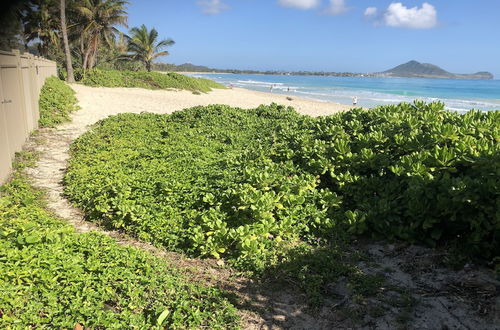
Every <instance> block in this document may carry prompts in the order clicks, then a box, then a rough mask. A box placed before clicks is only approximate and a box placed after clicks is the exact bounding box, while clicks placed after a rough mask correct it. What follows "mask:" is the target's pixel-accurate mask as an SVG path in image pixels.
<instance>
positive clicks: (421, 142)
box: [280, 102, 500, 259]
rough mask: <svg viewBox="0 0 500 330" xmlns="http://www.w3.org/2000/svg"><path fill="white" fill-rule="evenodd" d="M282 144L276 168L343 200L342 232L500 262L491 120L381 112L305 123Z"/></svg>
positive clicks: (499, 135) (497, 119) (498, 146)
mask: <svg viewBox="0 0 500 330" xmlns="http://www.w3.org/2000/svg"><path fill="white" fill-rule="evenodd" d="M285 139H286V142H284V143H283V147H282V149H281V150H280V154H281V155H282V157H280V161H289V160H292V161H293V162H294V164H296V165H298V166H300V167H301V168H302V169H303V170H305V171H307V172H308V173H311V174H314V175H319V176H320V180H321V182H322V184H321V186H322V187H324V188H325V189H328V190H329V191H331V192H333V193H336V194H338V195H339V196H341V197H342V199H343V203H342V208H341V210H342V212H344V213H345V215H346V219H345V221H347V222H348V223H349V227H350V228H349V231H350V232H351V233H355V234H364V233H368V234H370V235H372V236H375V237H385V238H390V239H394V238H396V239H402V240H405V241H410V242H424V243H427V244H428V245H436V244H437V243H440V242H441V243H450V242H454V244H456V245H458V248H460V249H461V250H462V251H463V252H465V253H467V254H469V255H476V256H479V257H482V258H486V259H490V258H494V257H495V256H499V255H500V193H499V192H500V190H499V184H500V143H499V141H500V112H496V111H492V112H479V111H469V112H468V113H466V114H463V115H460V114H457V113H455V112H449V111H445V110H444V105H443V104H441V103H433V104H425V103H423V102H415V104H413V105H412V104H400V105H397V106H394V105H393V106H382V107H378V108H375V109H372V110H370V111H363V110H352V111H349V112H345V113H341V114H338V115H334V116H329V117H323V118H315V119H311V120H307V121H305V122H304V125H302V126H301V127H300V128H299V129H297V130H295V131H294V130H290V131H288V132H287V133H286V138H285Z"/></svg>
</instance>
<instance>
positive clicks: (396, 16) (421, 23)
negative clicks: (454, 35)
mask: <svg viewBox="0 0 500 330" xmlns="http://www.w3.org/2000/svg"><path fill="white" fill-rule="evenodd" d="M384 21H385V24H386V25H388V26H392V27H405V28H410V29H430V28H433V27H435V26H436V25H437V11H436V8H434V6H433V5H431V4H428V3H427V2H424V3H423V5H422V8H420V9H419V8H418V7H413V8H407V7H405V6H403V4H402V3H401V2H395V3H391V4H390V5H389V7H388V8H387V11H386V12H385V14H384Z"/></svg>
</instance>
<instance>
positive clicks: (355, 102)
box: [352, 96, 358, 106]
mask: <svg viewBox="0 0 500 330" xmlns="http://www.w3.org/2000/svg"><path fill="white" fill-rule="evenodd" d="M352 105H353V106H356V105H358V97H357V96H355V97H353V98H352Z"/></svg>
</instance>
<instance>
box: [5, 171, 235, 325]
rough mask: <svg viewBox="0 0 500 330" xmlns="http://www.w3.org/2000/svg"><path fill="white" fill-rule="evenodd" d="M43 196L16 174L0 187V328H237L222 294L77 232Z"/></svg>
mask: <svg viewBox="0 0 500 330" xmlns="http://www.w3.org/2000/svg"><path fill="white" fill-rule="evenodd" d="M41 200H42V198H41V196H40V194H39V193H38V192H36V191H34V190H33V189H32V188H31V187H30V185H29V184H28V183H27V182H26V180H25V179H24V178H23V177H22V176H21V175H20V174H19V173H17V174H15V176H14V179H13V180H12V181H11V182H10V183H8V184H6V185H4V186H2V187H1V188H0V228H1V229H0V261H1V262H0V292H1V293H2V294H1V295H0V327H1V328H5V329H14V328H16V329H17V328H34V327H36V328H42V327H49V328H66V329H72V328H73V327H75V325H76V324H77V323H79V324H81V325H82V326H83V327H85V328H95V329H103V328H114V329H120V328H121V329H128V328H138V329H150V328H155V327H157V326H158V325H161V326H163V327H166V328H169V329H170V328H172V329H173V328H195V327H197V328H202V327H207V328H234V327H237V326H238V325H237V316H236V311H235V308H234V307H233V306H232V305H231V304H230V303H229V302H228V301H227V300H226V299H225V298H224V296H223V294H222V293H221V292H220V291H218V290H216V289H211V288H205V287H202V286H201V285H195V284H192V283H190V282H188V281H187V280H186V279H184V278H183V275H181V274H180V272H179V271H177V270H175V269H172V268H171V267H170V266H168V265H166V264H165V261H164V260H161V259H158V258H155V257H153V256H151V255H150V254H148V253H147V252H144V251H141V250H138V249H135V248H130V247H123V246H119V245H118V244H117V243H116V242H115V241H114V240H113V239H111V238H109V237H107V236H105V235H102V234H98V233H94V232H92V233H87V234H77V233H75V231H74V229H73V228H72V227H70V226H68V225H66V224H65V223H64V222H62V221H61V220H59V219H56V218H55V217H54V216H52V215H51V214H49V213H48V212H47V211H46V210H45V209H44V205H43V204H42V202H40V201H41ZM160 321H161V322H160ZM160 323H161V324H160Z"/></svg>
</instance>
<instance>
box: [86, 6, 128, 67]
mask: <svg viewBox="0 0 500 330" xmlns="http://www.w3.org/2000/svg"><path fill="white" fill-rule="evenodd" d="M127 4H128V1H125V0H83V1H82V2H81V4H80V5H79V6H78V7H77V10H78V12H79V13H80V15H82V16H83V18H84V20H83V23H82V24H83V26H84V28H83V32H84V34H85V35H86V40H87V45H86V50H85V53H84V59H83V68H84V69H87V68H92V67H94V64H95V59H96V57H97V51H98V49H99V45H100V43H101V41H102V40H104V41H105V42H106V43H107V44H111V38H112V36H113V35H114V34H115V33H118V30H117V29H116V28H115V25H123V26H127V12H126V10H125V7H126V5H127ZM82 37H83V36H82Z"/></svg>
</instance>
